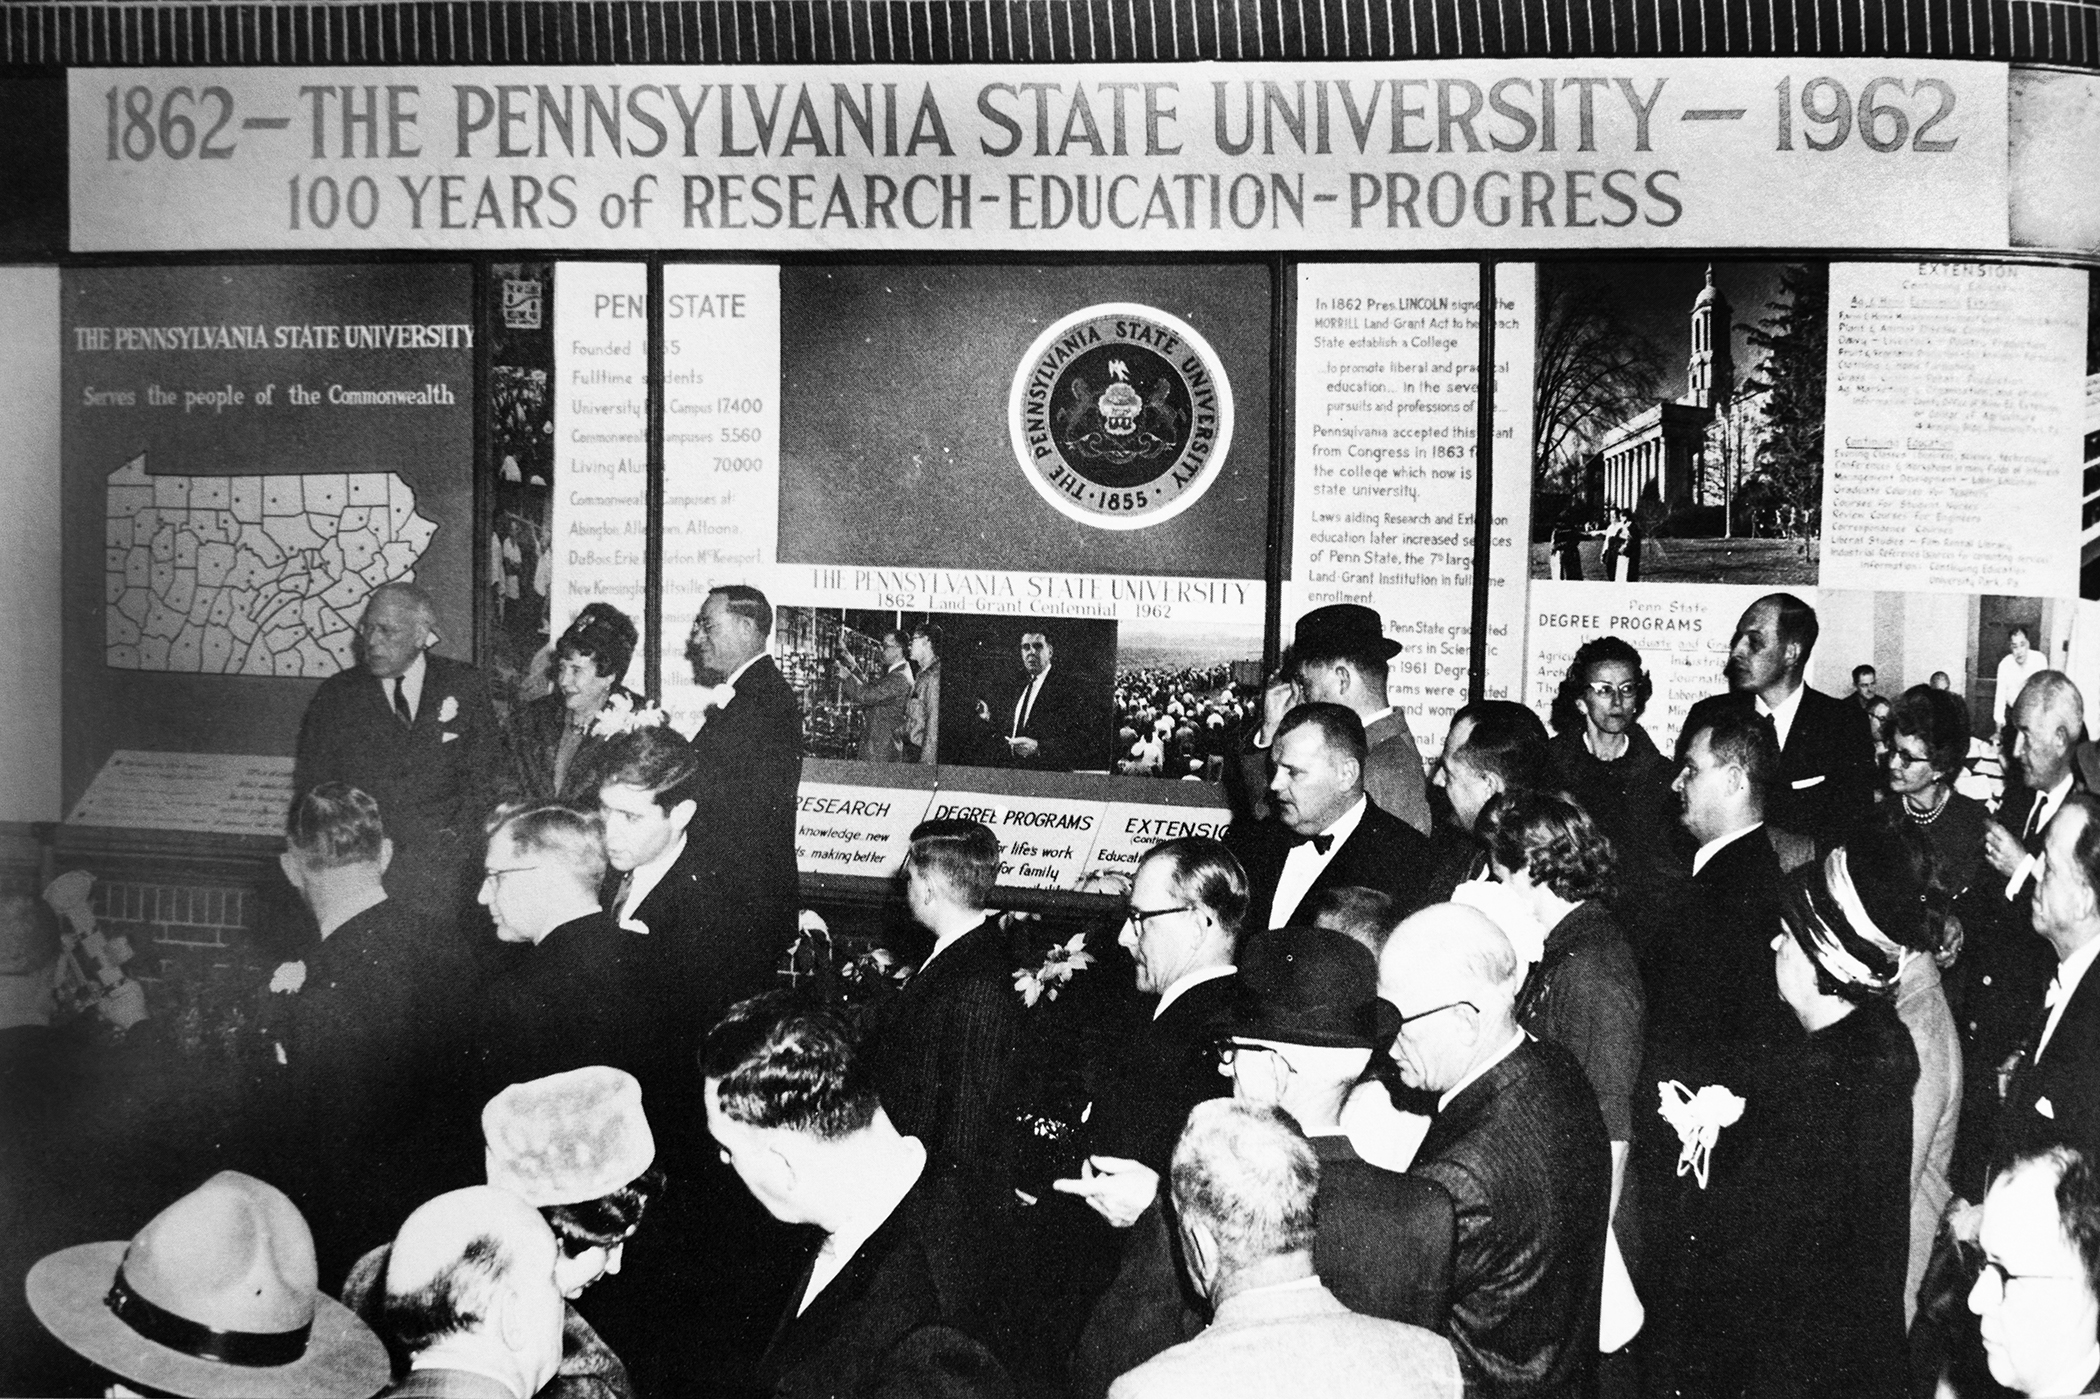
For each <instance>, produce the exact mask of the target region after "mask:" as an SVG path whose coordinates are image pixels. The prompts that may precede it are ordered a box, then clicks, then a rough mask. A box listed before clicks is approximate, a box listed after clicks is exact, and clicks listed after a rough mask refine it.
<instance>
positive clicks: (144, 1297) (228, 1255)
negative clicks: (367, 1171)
mask: <svg viewBox="0 0 2100 1399" xmlns="http://www.w3.org/2000/svg"><path fill="white" fill-rule="evenodd" d="M315 1277H316V1272H315V1267H314V1245H313V1236H312V1234H311V1233H309V1232H308V1230H307V1227H306V1221H305V1220H304V1219H302V1218H301V1217H300V1215H299V1210H298V1207H297V1206H295V1205H293V1204H292V1202H291V1200H290V1199H288V1198H286V1196H285V1194H284V1192H283V1191H281V1190H278V1189H277V1188H276V1187H274V1186H271V1185H266V1184H264V1183H263V1182H262V1181H259V1180H257V1179H255V1178H254V1177H253V1176H247V1175H242V1174H241V1173H240V1172H238V1171H221V1172H219V1174H217V1175H215V1176H213V1177H212V1178H211V1179H210V1180H208V1181H206V1182H204V1184H202V1185H200V1186H198V1187H197V1188H196V1189H195V1190H192V1191H191V1192H190V1193H189V1194H187V1195H185V1196H183V1197H182V1198H181V1199H179V1200H177V1201H176V1202H175V1203H174V1204H172V1205H170V1206H168V1207H167V1208H166V1209H164V1210H162V1211H161V1212H160V1213H159V1214H157V1215H155V1216H154V1217H153V1218H152V1219H151V1220H150V1221H148V1222H147V1224H146V1227H145V1228H143V1229H141V1230H139V1232H138V1233H137V1234H135V1235H133V1236H132V1239H131V1241H130V1242H129V1243H123V1242H117V1241H111V1242H107V1243H92V1244H77V1245H75V1246H74V1247H72V1248H68V1249H61V1250H60V1251H59V1252H57V1253H54V1254H51V1255H50V1256H48V1257H46V1258H44V1259H42V1260H41V1261H40V1262H38V1263H37V1265H36V1266H35V1267H33V1268H31V1269H30V1270H29V1281H28V1293H29V1305H30V1308H31V1310H33V1311H34V1312H35V1313H36V1318H37V1320H38V1321H40V1322H42V1323H43V1324H44V1328H45V1329H46V1330H48V1331H49V1332H50V1333H51V1334H52V1335H53V1336H56V1337H57V1338H58V1339H59V1340H60V1341H62V1342H64V1343H65V1345H66V1346H67V1347H69V1348H70V1349H72V1350H73V1351H75V1352H77V1353H78V1354H80V1355H82V1356H85V1357H86V1358H87V1359H88V1360H91V1361H93V1362H94V1363H95V1364H96V1365H97V1366H99V1367H100V1368H101V1369H103V1370H105V1371H107V1372H109V1373H110V1374H112V1375H116V1376H119V1377H121V1378H122V1379H124V1380H127V1381H130V1382H131V1383H133V1384H138V1385H143V1386H145V1387H147V1388H148V1389H151V1390H153V1391H156V1392H158V1393H161V1394H175V1395H185V1396H192V1399H366V1396H368V1395H371V1394H373V1393H375V1392H377V1391H378V1389H379V1388H380V1386H381V1385H384V1384H385V1383H386V1379H387V1359H386V1348H385V1347H384V1346H382V1345H380V1343H379V1338H378V1337H377V1336H375V1335H373V1334H372V1331H371V1328H370V1327H368V1326H366V1325H365V1324H364V1323H363V1322H362V1321H359V1320H358V1319H357V1317H356V1316H354V1315H352V1314H351V1312H350V1309H349V1308H347V1307H345V1306H343V1305H342V1304H341V1303H339V1302H337V1301H335V1300H334V1299H333V1298H330V1297H328V1296H327V1295H326V1294H324V1293H323V1292H321V1290H320V1289H319V1287H318V1286H317V1285H316V1282H315Z"/></svg>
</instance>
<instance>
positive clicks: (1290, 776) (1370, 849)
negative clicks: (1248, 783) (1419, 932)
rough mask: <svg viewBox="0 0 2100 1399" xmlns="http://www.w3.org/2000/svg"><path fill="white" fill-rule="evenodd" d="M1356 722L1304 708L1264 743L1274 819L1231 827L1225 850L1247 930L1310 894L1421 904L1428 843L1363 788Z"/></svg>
mask: <svg viewBox="0 0 2100 1399" xmlns="http://www.w3.org/2000/svg"><path fill="white" fill-rule="evenodd" d="M1366 751H1367V748H1366V743H1365V739H1364V726H1363V721H1362V720H1360V719H1358V718H1357V717H1356V712H1355V711H1354V710H1352V709H1349V708H1347V707H1346V706H1343V705H1339V704H1301V705H1299V706H1298V707H1297V708H1295V709H1293V710H1292V711H1291V712H1290V713H1289V714H1287V715H1285V716H1284V718H1283V722H1282V723H1280V724H1278V725H1277V726H1276V739H1275V742H1273V743H1272V744H1271V745H1270V747H1269V755H1270V758H1269V760H1270V763H1271V766H1272V767H1273V769H1274V771H1273V774H1272V775H1271V777H1270V780H1269V800H1270V806H1271V809H1272V810H1273V812H1274V815H1272V816H1271V817H1269V818H1268V819H1267V820H1263V821H1246V820H1241V821H1235V822H1234V823H1233V825H1232V830H1231V831H1230V832H1229V833H1228V835H1227V837H1226V844H1227V845H1229V846H1231V847H1232V851H1233V853H1234V854H1235V855H1237V856H1238V857H1239V859H1240V863H1241V864H1243V865H1245V866H1246V869H1247V882H1248V884H1249V885H1250V886H1251V888H1252V891H1253V907H1252V908H1251V909H1250V910H1249V911H1248V916H1247V926H1248V927H1249V928H1250V929H1266V928H1280V927H1282V926H1284V925H1285V924H1287V923H1289V922H1290V921H1291V915H1292V914H1293V913H1295V912H1296V911H1297V908H1298V905H1299V904H1300V903H1301V902H1302V901H1303V900H1304V899H1305V897H1306V896H1307V895H1308V894H1311V893H1313V892H1315V891H1317V890H1323V889H1336V888H1341V887H1344V886H1347V885H1360V886H1362V887H1364V888H1368V889H1376V890H1378V891H1379V892H1380V893H1382V894H1386V895H1388V896H1390V897H1391V898H1392V899H1393V901H1394V903H1395V904H1396V905H1397V906H1398V907H1399V908H1400V909H1401V910H1402V911H1403V912H1405V911H1411V910H1413V909H1414V908H1416V907H1418V906H1419V905H1420V904H1421V901H1422V888H1423V881H1424V879H1425V877H1426V875H1427V872H1428V861H1429V842H1428V840H1427V839H1425V838H1424V837H1423V836H1422V835H1421V833H1420V832H1418V831H1416V830H1415V828H1414V827H1412V826H1410V825H1408V824H1407V823H1406V822H1405V821H1402V820H1401V819H1400V818H1399V817H1397V816H1395V815H1393V814H1392V813H1391V812H1389V811H1386V810H1385V809H1384V808H1382V807H1380V806H1379V805H1378V804H1377V803H1376V802H1374V801H1372V800H1371V799H1370V797H1369V796H1367V795H1366V794H1365V792H1364V763H1365V754H1366Z"/></svg>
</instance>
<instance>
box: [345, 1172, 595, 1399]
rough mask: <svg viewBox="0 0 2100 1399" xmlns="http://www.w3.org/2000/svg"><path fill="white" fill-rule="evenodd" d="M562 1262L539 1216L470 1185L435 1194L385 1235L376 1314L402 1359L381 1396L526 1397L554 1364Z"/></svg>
mask: <svg viewBox="0 0 2100 1399" xmlns="http://www.w3.org/2000/svg"><path fill="white" fill-rule="evenodd" d="M560 1256H561V1249H560V1246H559V1245H558V1244H557V1243H556V1242H555V1239H554V1231H553V1230H551V1229H549V1228H548V1227H547V1221H546V1220H544V1219H542V1218H541V1217H540V1212H539V1211H538V1210H536V1209H534V1208H533V1207H532V1206H530V1205H528V1204H526V1203H525V1202H524V1201H523V1200H521V1199H519V1198H518V1197H517V1196H515V1195H513V1194H511V1193H510V1192H509V1191H507V1190H498V1189H496V1188H495V1187H494V1186H489V1185H477V1186H473V1187H471V1188H469V1189H466V1190H453V1191H449V1192H447V1193H446V1194H443V1195H440V1196H438V1197H437V1198H436V1199H434V1200H431V1201H430V1202H428V1203H427V1204H425V1205H423V1206H422V1207H421V1208H419V1209H418V1210H416V1212H415V1213H413V1214H411V1215H410V1216H409V1217H408V1219H407V1221H406V1222H405V1223H403V1224H402V1226H401V1232H400V1233H398V1234H396V1235H395V1236H394V1247H393V1252H392V1253H391V1254H390V1255H389V1257H388V1259H387V1265H386V1289H385V1294H384V1297H383V1300H382V1301H381V1303H380V1316H381V1321H382V1323H383V1324H384V1327H385V1329H386V1331H387V1332H388V1333H389V1334H390V1335H392V1336H393V1337H394V1339H395V1340H396V1341H397V1342H399V1344H400V1345H401V1348H402V1349H403V1350H406V1351H407V1352H408V1355H409V1370H408V1374H407V1375H406V1376H405V1377H404V1378H403V1379H402V1380H401V1381H400V1383H398V1384H396V1385H395V1386H394V1387H393V1388H391V1389H389V1390H387V1391H386V1392H387V1394H388V1395H390V1396H392V1395H401V1396H413V1399H531V1396H532V1395H533V1394H535V1393H537V1392H538V1391H539V1388H540V1386H541V1385H544V1384H545V1383H547V1381H548V1380H550V1379H552V1378H553V1377H554V1372H555V1370H557V1369H558V1368H559V1367H560V1365H561V1342H562V1295H561V1287H560V1284H559V1283H557V1282H556V1281H555V1276H554V1266H555V1263H556V1261H557V1260H558V1259H559V1258H560Z"/></svg>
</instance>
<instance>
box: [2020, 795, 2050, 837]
mask: <svg viewBox="0 0 2100 1399" xmlns="http://www.w3.org/2000/svg"><path fill="white" fill-rule="evenodd" d="M2046 800H2048V798H2047V797H2045V796H2043V795H2042V794H2041V793H2040V792H2036V793H2035V794H2034V807H2033V809H2032V810H2030V811H2029V812H2028V813H2027V829H2026V830H2025V831H2023V832H2021V834H2020V843H2021V844H2022V845H2033V844H2034V838H2035V836H2036V835H2037V834H2039V833H2040V832H2041V829H2042V803H2043V802H2044V801H2046Z"/></svg>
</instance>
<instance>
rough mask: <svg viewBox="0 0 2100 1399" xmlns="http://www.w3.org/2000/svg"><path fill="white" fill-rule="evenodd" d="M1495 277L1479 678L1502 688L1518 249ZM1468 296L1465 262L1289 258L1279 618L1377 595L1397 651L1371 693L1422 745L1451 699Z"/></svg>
mask: <svg viewBox="0 0 2100 1399" xmlns="http://www.w3.org/2000/svg"><path fill="white" fill-rule="evenodd" d="M1496 275H1497V282H1496V291H1495V299H1496V301H1497V302H1498V303H1499V311H1498V314H1497V317H1496V322H1495V328H1496V342H1495V445H1494V494H1495V519H1494V530H1493V536H1492V539H1493V543H1492V552H1491V566H1490V573H1491V576H1492V578H1493V580H1494V588H1495V591H1494V593H1493V594H1492V597H1491V599H1490V602H1489V608H1488V693H1489V694H1490V695H1491V696H1496V697H1500V698H1515V696H1516V695H1517V693H1518V691H1519V689H1520V687H1521V683H1522V668H1523V656H1524V638H1523V626H1524V595H1523V578H1524V569H1525V564H1524V558H1525V539H1526V536H1527V534H1528V533H1529V529H1528V526H1529V521H1530V497H1531V487H1530V481H1531V472H1530V462H1529V450H1530V443H1531V429H1530V415H1531V374H1532V359H1533V345H1532V339H1533V330H1532V319H1533V315H1532V308H1533V304H1534V301H1535V296H1534V286H1535V280H1536V279H1535V275H1534V269H1533V268H1532V267H1531V266H1530V265H1529V264H1513V263H1512V264H1503V265H1502V266H1500V267H1498V268H1497V269H1496ZM1479 302H1480V279H1479V272H1478V270H1477V269H1476V268H1474V267H1472V266H1471V265H1466V264H1456V263H1454V264H1437V265H1422V264H1415V265H1408V264H1397V263H1387V264H1339V263H1330V264H1319V265H1309V266H1306V267H1302V268H1301V269H1299V273H1298V356H1297V361H1298V362H1297V371H1298V373H1297V382H1298V397H1297V410H1298V411H1297V428H1296V432H1297V462H1296V474H1295V480H1294V482H1293V488H1292V493H1291V500H1292V505H1291V572H1290V584H1289V592H1288V593H1287V594H1286V598H1285V622H1286V625H1287V626H1288V624H1289V622H1290V620H1291V619H1292V618H1295V617H1297V616H1299V615H1302V614H1303V613H1305V612H1307V611H1309V610H1311V609H1312V608H1315V607H1321V606H1324V605H1326V604H1329V603H1336V602H1356V603H1362V604H1364V605H1366V606H1369V607H1374V608H1376V609H1377V610H1378V612H1379V614H1380V615H1381V616H1382V617H1383V618H1384V619H1385V629H1386V633H1387V635H1389V636H1391V637H1392V638H1393V639H1394V640H1395V641H1398V642H1399V643H1400V644H1401V647H1402V648H1403V649H1402V650H1401V653H1400V654H1399V655H1398V656H1396V657H1395V658H1394V659H1393V666H1392V674H1391V678H1390V682H1389V689H1388V694H1389V695H1390V696H1391V698H1392V701H1393V703H1394V704H1396V705H1398V706H1400V707H1401V708H1402V709H1404V710H1405V711H1406V712H1407V715H1408V718H1409V722H1410V725H1411V727H1412V728H1413V731H1414V736H1415V742H1416V745H1417V746H1418V747H1420V748H1421V749H1422V751H1423V752H1424V753H1432V752H1434V751H1436V749H1437V747H1438V745H1440V744H1441V743H1442V741H1443V735H1444V728H1445V725H1446V723H1447V721H1448V720H1449V718H1450V716H1451V713H1452V711H1453V710H1454V709H1456V708H1457V707H1458V706H1459V705H1460V704H1462V703H1464V701H1465V695H1466V672H1467V666H1468V657H1469V653H1470V649H1471V646H1472V631H1473V628H1472V608H1473V507H1474V489H1475V488H1474V474H1473V464H1474V457H1475V453H1476V450H1477V432H1478V429H1477V424H1476V412H1477V403H1478V398H1477V393H1476V389H1475V383H1476V379H1477V368H1478V363H1479V357H1480V329H1479V321H1478V319H1477V315H1478V308H1479ZM1511 580H1514V581H1513V582H1512V581H1511Z"/></svg>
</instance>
